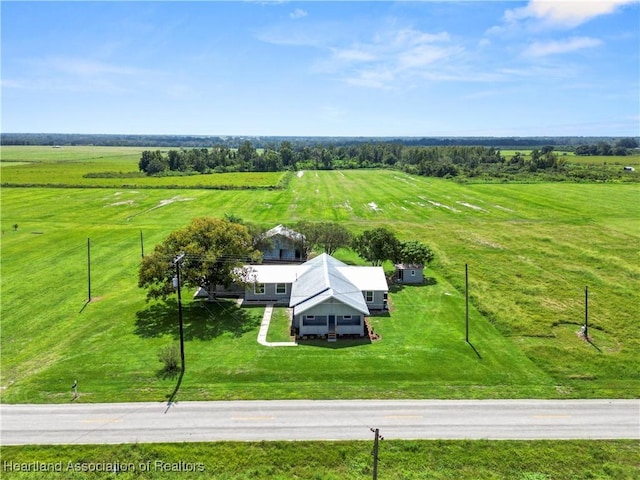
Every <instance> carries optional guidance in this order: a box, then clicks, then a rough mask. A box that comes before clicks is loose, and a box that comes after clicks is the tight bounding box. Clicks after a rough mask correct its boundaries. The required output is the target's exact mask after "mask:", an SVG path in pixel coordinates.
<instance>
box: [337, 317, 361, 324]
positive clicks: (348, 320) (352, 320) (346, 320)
mask: <svg viewBox="0 0 640 480" xmlns="http://www.w3.org/2000/svg"><path fill="white" fill-rule="evenodd" d="M338 325H342V326H345V325H351V326H354V325H360V315H343V316H341V317H338Z"/></svg>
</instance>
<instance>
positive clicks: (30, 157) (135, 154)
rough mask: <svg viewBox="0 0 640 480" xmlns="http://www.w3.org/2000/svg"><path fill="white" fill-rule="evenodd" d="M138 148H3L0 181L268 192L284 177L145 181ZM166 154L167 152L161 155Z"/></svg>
mask: <svg viewBox="0 0 640 480" xmlns="http://www.w3.org/2000/svg"><path fill="white" fill-rule="evenodd" d="M144 150H155V148H143V147H66V146H65V147H60V148H54V147H2V159H1V160H2V161H1V162H0V165H2V166H3V168H2V171H0V179H1V181H2V183H3V184H4V185H11V186H59V187H62V186H64V187H87V188H88V187H104V188H106V187H113V188H162V187H164V188H169V187H171V188H177V187H181V188H249V187H250V188H268V187H273V186H275V185H277V184H278V182H279V181H280V179H282V177H283V176H284V175H285V173H284V172H249V173H245V174H243V175H235V174H232V173H217V174H211V175H186V176H166V177H147V176H146V175H144V174H143V173H141V172H140V171H139V169H138V161H139V160H140V156H141V154H142V152H143V151H144ZM162 150H163V151H166V150H167V149H162Z"/></svg>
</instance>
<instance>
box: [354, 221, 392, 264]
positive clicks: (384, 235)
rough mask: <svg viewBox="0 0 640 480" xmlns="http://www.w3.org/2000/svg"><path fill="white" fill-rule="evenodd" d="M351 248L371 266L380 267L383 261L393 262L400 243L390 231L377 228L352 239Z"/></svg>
mask: <svg viewBox="0 0 640 480" xmlns="http://www.w3.org/2000/svg"><path fill="white" fill-rule="evenodd" d="M352 247H353V249H354V250H355V251H356V253H357V254H358V255H360V256H361V257H362V258H364V259H365V260H367V261H369V262H371V264H372V265H382V262H384V261H385V260H392V261H393V260H395V259H396V258H397V256H398V249H399V248H400V242H399V241H398V239H397V238H396V236H395V234H394V233H393V232H392V231H391V230H389V229H387V228H385V227H378V228H374V229H373V230H365V231H364V232H362V233H361V234H360V235H357V236H356V237H355V238H354V239H353V242H352Z"/></svg>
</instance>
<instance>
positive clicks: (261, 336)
mask: <svg viewBox="0 0 640 480" xmlns="http://www.w3.org/2000/svg"><path fill="white" fill-rule="evenodd" d="M272 313H273V304H269V305H267V306H266V307H264V315H263V316H262V323H261V324H260V331H259V332H258V343H259V344H260V345H264V346H265V347H297V346H298V344H297V343H296V342H267V332H268V331H269V324H270V323H271V314H272Z"/></svg>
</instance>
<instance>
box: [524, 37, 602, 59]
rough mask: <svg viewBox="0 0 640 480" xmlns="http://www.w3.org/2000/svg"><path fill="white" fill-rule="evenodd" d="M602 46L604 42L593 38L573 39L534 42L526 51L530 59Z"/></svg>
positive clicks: (525, 53)
mask: <svg viewBox="0 0 640 480" xmlns="http://www.w3.org/2000/svg"><path fill="white" fill-rule="evenodd" d="M600 45H602V41H601V40H599V39H597V38H591V37H573V38H568V39H565V40H555V41H549V42H534V43H532V44H531V45H530V46H529V47H528V48H527V49H526V50H525V51H524V55H525V56H528V57H544V56H547V55H556V54H559V53H570V52H575V51H576V50H582V49H583V48H593V47H598V46H600Z"/></svg>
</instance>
